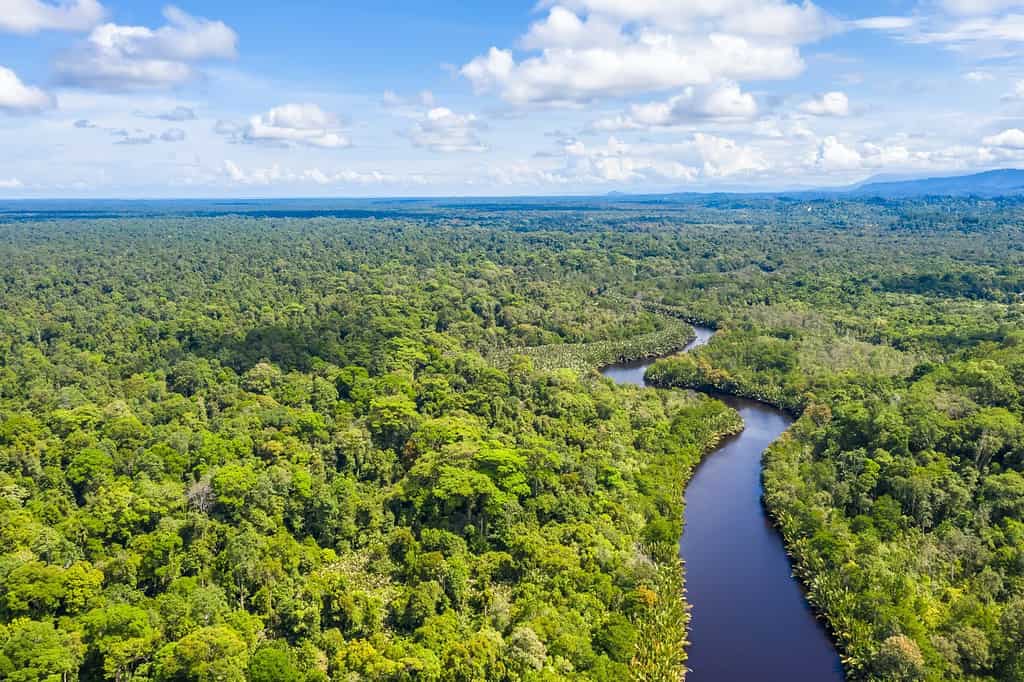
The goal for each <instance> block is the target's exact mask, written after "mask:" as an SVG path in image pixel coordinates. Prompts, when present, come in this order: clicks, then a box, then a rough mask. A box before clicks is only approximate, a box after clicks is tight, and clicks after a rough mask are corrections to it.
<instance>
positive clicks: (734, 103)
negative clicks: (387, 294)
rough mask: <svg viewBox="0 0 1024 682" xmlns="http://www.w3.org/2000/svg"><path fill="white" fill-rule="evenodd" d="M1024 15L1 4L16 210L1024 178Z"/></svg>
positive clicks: (482, 5)
mask: <svg viewBox="0 0 1024 682" xmlns="http://www.w3.org/2000/svg"><path fill="white" fill-rule="evenodd" d="M1022 53H1024V2H1016V1H1014V0H912V1H905V0H880V1H877V2H853V1H851V0H843V1H842V2H839V1H835V2H830V1H828V0H821V2H818V3H814V2H801V1H795V0H553V1H549V0H541V2H539V3H531V2H511V1H503V2H497V3H496V2H481V1H477V0H473V1H466V0H463V1H461V2H454V1H449V0H445V1H440V2H432V3H424V2H421V1H419V2H413V1H412V0H401V1H394V0H391V1H389V2H383V3H380V2H378V3H361V2H346V3H339V2H334V1H328V0H304V1H302V2H296V3H251V2H241V1H240V0H230V1H222V2H218V1H216V0H206V1H204V2H198V1H193V0H182V1H181V2H178V3H177V4H172V5H169V4H166V3H161V2H149V1H146V0H131V1H128V0H103V1H101V0H0V145H2V148H3V149H4V154H3V155H0V198H8V197H9V198H16V197H128V198H131V197H216V196H395V195H400V196H409V195H413V196H436V195H521V194H580V193H603V192H608V191H612V190H616V191H625V192H647V191H650V192H662V191H691V190H692V191H705V190H730V189H782V188H794V187H804V186H824V185H843V184H848V183H851V182H855V181H859V180H861V179H863V178H866V177H870V176H874V175H928V174H940V173H952V172H971V171H976V170H983V169H988V168H999V167H1013V166H1019V165H1021V164H1022V163H1024V159H1022V158H1021V157H1022V156H1024V67H1022V64H1021V55H1022Z"/></svg>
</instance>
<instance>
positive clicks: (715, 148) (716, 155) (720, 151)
mask: <svg viewBox="0 0 1024 682" xmlns="http://www.w3.org/2000/svg"><path fill="white" fill-rule="evenodd" d="M693 139H694V144H695V145H696V147H697V150H698V152H699V153H700V156H701V158H702V159H703V161H704V175H706V176H708V177H712V178H720V177H726V176H730V175H738V174H744V173H754V172H760V171H765V170H768V169H769V168H770V167H771V164H769V163H768V161H767V160H766V159H765V158H764V156H763V155H762V154H761V152H760V151H758V150H757V149H754V148H752V147H744V146H742V145H739V144H737V143H736V141H735V140H731V139H729V138H726V137H717V136H715V135H705V134H704V133H697V134H696V135H694V138H693Z"/></svg>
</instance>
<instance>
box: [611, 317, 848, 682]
mask: <svg viewBox="0 0 1024 682" xmlns="http://www.w3.org/2000/svg"><path fill="white" fill-rule="evenodd" d="M695 331H696V332H697V338H696V339H695V340H694V341H693V342H691V343H690V345H689V346H687V347H686V349H685V350H691V349H692V348H695V347H697V346H701V345H703V344H705V343H707V342H708V341H709V340H710V339H711V337H712V336H713V335H714V331H713V330H711V329H708V328H705V327H695ZM652 362H653V360H646V361H641V362H628V363H620V364H617V365H611V366H609V367H606V368H604V369H603V370H601V373H602V374H603V375H604V376H606V377H608V378H610V379H612V380H614V381H615V382H617V383H620V384H635V385H638V386H645V385H646V384H645V382H644V372H645V371H646V369H647V368H648V367H649V366H650V365H651V364H652ZM715 397H716V398H718V399H720V400H722V401H723V402H725V403H727V404H728V405H730V406H731V407H733V408H735V409H736V410H738V411H739V413H740V416H742V417H743V423H744V429H743V432H742V433H740V434H739V435H737V436H734V437H733V438H730V439H728V440H726V441H725V442H723V444H722V445H721V447H719V448H718V449H717V450H716V451H715V452H714V453H712V454H711V455H709V456H708V457H706V458H705V459H704V461H703V462H702V463H701V464H700V466H699V467H697V470H696V472H695V473H694V476H693V478H692V479H691V480H690V483H689V485H687V487H686V525H685V529H684V532H683V537H682V540H681V541H680V543H679V555H680V556H681V557H682V558H683V560H684V561H685V562H686V597H687V600H688V601H689V603H690V605H691V606H692V609H693V611H692V618H691V621H690V647H689V660H688V661H687V665H688V666H689V668H690V673H689V674H688V675H687V680H688V682H744V681H746V680H761V681H766V682H767V681H776V680H778V681H780V682H781V681H786V682H803V681H807V682H818V681H819V680H820V681H824V682H828V681H831V680H835V681H842V680H843V679H844V675H843V670H842V665H841V663H840V661H839V655H838V654H837V653H836V649H835V647H834V646H833V644H832V641H831V640H830V639H829V637H828V634H827V633H826V631H825V628H824V627H823V626H822V624H821V623H820V622H818V621H817V620H816V619H815V617H814V613H813V612H812V611H811V608H810V606H809V605H808V604H807V601H806V600H805V599H804V593H803V590H802V588H801V586H800V584H799V582H797V580H796V579H795V578H793V577H792V573H791V568H790V563H789V557H788V556H787V555H786V551H785V547H784V546H783V544H782V538H781V537H780V536H779V534H778V532H777V531H776V530H775V528H774V527H773V526H772V524H771V521H770V520H769V518H768V515H767V513H766V511H765V509H764V507H763V505H762V504H761V493H762V488H761V454H762V453H763V452H764V450H765V448H767V447H768V445H769V444H771V442H772V441H774V440H775V439H776V438H778V437H779V435H780V434H782V432H783V431H785V430H786V429H787V428H788V427H789V425H790V423H791V422H792V420H791V419H790V418H789V417H788V416H786V415H785V414H784V413H783V412H781V411H780V410H777V409H775V408H773V407H770V406H768V405H765V404H763V403H758V402H754V401H752V400H744V399H742V398H734V397H732V396H723V395H717V394H716V395H715Z"/></svg>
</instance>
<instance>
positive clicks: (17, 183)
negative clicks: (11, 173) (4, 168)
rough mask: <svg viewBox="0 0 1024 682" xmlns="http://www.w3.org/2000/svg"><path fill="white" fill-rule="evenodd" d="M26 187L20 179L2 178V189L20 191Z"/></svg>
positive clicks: (0, 187) (0, 186)
mask: <svg viewBox="0 0 1024 682" xmlns="http://www.w3.org/2000/svg"><path fill="white" fill-rule="evenodd" d="M24 186H25V185H23V184H22V182H21V180H19V179H18V178H7V179H3V178H0V189H19V188H21V187H24Z"/></svg>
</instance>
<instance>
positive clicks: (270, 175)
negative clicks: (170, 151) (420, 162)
mask: <svg viewBox="0 0 1024 682" xmlns="http://www.w3.org/2000/svg"><path fill="white" fill-rule="evenodd" d="M222 175H223V176H225V177H226V178H227V179H229V180H230V181H231V182H233V183H236V184H241V185H260V186H266V185H275V184H281V183H313V184H317V185H331V184H355V185H376V184H384V183H390V182H396V181H397V180H398V178H396V177H395V176H393V175H390V174H388V173H381V172H380V171H368V172H363V171H353V170H340V171H335V172H324V171H321V170H320V169H319V168H310V169H306V170H303V171H292V170H288V169H284V168H282V167H281V166H280V165H279V164H276V163H275V164H273V165H271V166H269V167H266V168H253V169H251V170H248V171H246V170H243V169H242V168H241V167H240V166H239V165H238V164H236V163H235V162H234V161H231V160H225V161H224V164H223V168H222ZM408 181H409V182H414V183H418V182H419V181H420V179H419V178H409V179H408Z"/></svg>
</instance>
